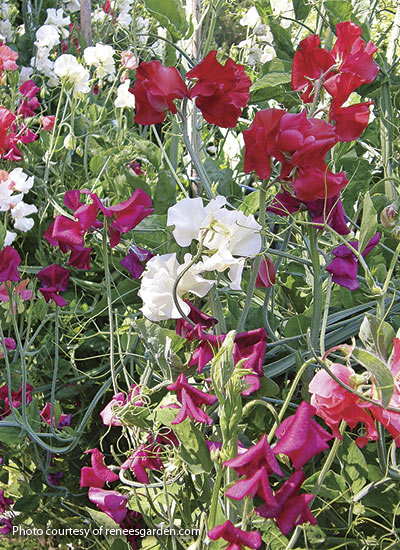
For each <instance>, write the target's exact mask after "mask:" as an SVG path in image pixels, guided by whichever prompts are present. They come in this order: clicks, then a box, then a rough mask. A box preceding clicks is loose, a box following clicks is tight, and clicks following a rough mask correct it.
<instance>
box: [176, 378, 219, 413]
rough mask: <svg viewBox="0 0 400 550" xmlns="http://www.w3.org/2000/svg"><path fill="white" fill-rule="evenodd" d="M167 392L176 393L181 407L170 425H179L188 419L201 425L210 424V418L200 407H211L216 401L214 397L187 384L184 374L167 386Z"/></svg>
mask: <svg viewBox="0 0 400 550" xmlns="http://www.w3.org/2000/svg"><path fill="white" fill-rule="evenodd" d="M167 390H169V391H176V394H177V398H178V401H179V402H180V403H181V405H182V407H181V409H180V411H179V413H178V414H177V416H176V417H175V420H173V421H172V422H171V424H180V423H181V422H183V421H184V420H185V418H187V417H189V418H192V419H193V420H196V422H201V423H202V424H212V423H213V419H212V418H210V417H209V416H208V415H207V414H206V413H205V412H204V411H203V410H202V409H201V408H200V407H201V406H202V405H212V404H213V403H215V402H216V401H217V396H216V395H209V394H207V393H205V392H202V391H201V390H198V389H197V388H194V387H193V386H191V385H190V384H189V382H188V381H187V379H186V377H185V375H184V374H180V375H179V376H178V378H177V379H176V381H175V382H174V383H173V384H170V385H169V386H167Z"/></svg>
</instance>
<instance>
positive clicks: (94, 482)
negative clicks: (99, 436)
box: [81, 449, 119, 488]
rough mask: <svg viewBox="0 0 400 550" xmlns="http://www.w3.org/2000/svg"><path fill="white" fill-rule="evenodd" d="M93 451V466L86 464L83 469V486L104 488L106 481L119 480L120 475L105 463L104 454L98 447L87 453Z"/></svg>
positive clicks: (86, 452)
mask: <svg viewBox="0 0 400 550" xmlns="http://www.w3.org/2000/svg"><path fill="white" fill-rule="evenodd" d="M88 453H91V455H92V456H91V463H92V467H91V468H89V467H88V466H84V467H83V468H82V469H81V487H98V488H102V487H103V486H104V483H105V482H106V481H108V482H110V483H111V482H113V481H117V479H119V478H118V476H117V474H114V472H112V471H111V470H110V469H109V468H107V466H106V465H105V464H104V455H103V453H101V452H100V451H99V450H98V449H89V450H88V451H85V454H88Z"/></svg>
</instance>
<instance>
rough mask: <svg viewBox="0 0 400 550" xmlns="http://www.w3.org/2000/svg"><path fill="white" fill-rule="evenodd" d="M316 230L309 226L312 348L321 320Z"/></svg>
mask: <svg viewBox="0 0 400 550" xmlns="http://www.w3.org/2000/svg"><path fill="white" fill-rule="evenodd" d="M317 242H318V241H317V230H316V229H315V227H310V257H311V261H312V265H313V309H312V318H311V345H312V347H313V348H314V349H316V348H317V346H318V339H319V333H320V328H321V321H322V308H323V300H322V285H321V264H320V260H319V252H318V248H317ZM311 376H312V371H310V369H308V371H307V378H311Z"/></svg>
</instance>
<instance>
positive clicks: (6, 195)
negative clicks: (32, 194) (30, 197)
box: [0, 180, 23, 212]
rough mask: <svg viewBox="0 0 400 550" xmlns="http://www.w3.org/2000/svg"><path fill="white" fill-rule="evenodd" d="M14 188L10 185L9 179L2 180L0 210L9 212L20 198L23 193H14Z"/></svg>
mask: <svg viewBox="0 0 400 550" xmlns="http://www.w3.org/2000/svg"><path fill="white" fill-rule="evenodd" d="M13 192H14V190H13V189H12V188H11V187H10V182H9V181H8V180H5V181H0V212H7V210H10V208H12V207H13V206H14V205H15V204H17V203H18V202H19V201H20V200H22V197H23V194H22V193H20V194H18V195H13Z"/></svg>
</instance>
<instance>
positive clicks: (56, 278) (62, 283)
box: [37, 264, 69, 307]
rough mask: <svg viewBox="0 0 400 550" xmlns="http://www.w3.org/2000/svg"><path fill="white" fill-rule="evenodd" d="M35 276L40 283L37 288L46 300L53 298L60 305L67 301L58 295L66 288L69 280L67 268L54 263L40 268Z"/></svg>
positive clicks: (65, 303)
mask: <svg viewBox="0 0 400 550" xmlns="http://www.w3.org/2000/svg"><path fill="white" fill-rule="evenodd" d="M37 276H38V279H40V281H41V284H42V286H41V288H39V290H40V292H41V293H42V294H43V297H44V299H45V300H46V302H49V301H50V300H53V302H55V303H56V304H57V305H58V306H60V307H62V306H66V305H67V302H66V301H65V300H64V298H63V297H62V296H60V293H61V292H65V291H66V290H67V287H68V282H69V271H68V269H65V268H64V267H60V266H59V265H56V264H51V265H49V266H48V267H45V268H43V269H41V270H40V271H39V273H38V274H37Z"/></svg>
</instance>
